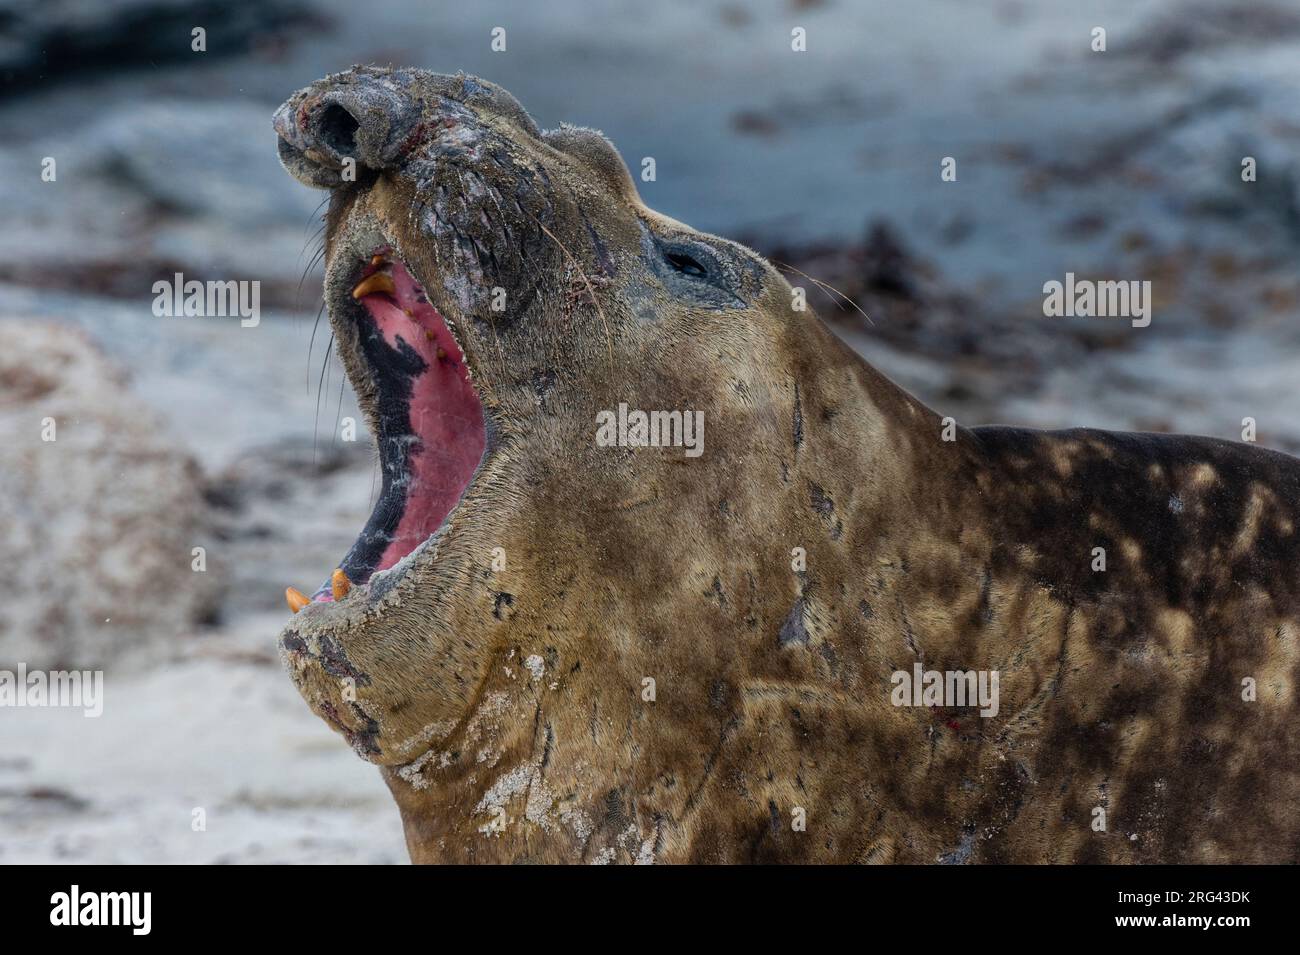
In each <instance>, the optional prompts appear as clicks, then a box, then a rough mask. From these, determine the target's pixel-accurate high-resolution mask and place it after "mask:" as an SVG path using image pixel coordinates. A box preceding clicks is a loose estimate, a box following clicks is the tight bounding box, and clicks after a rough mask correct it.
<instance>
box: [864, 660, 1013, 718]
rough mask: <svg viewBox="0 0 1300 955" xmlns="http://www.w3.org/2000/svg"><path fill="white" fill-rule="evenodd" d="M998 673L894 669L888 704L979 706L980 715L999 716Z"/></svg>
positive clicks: (992, 671) (917, 665) (920, 667)
mask: <svg viewBox="0 0 1300 955" xmlns="http://www.w3.org/2000/svg"><path fill="white" fill-rule="evenodd" d="M998 679H999V677H998V671H997V670H926V669H925V668H923V667H922V666H921V664H919V663H914V664H912V672H911V673H908V672H907V671H906V670H895V671H894V673H893V675H892V676H891V677H890V678H889V682H890V683H892V684H894V689H893V690H892V691H890V694H889V702H890V703H893V704H894V705H895V706H933V707H940V706H942V707H953V706H978V707H980V716H997V715H998Z"/></svg>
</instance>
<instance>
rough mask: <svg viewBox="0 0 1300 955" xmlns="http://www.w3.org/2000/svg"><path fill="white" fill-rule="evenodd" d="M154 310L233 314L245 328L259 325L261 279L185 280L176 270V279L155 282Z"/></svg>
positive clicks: (169, 314)
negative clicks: (224, 280)
mask: <svg viewBox="0 0 1300 955" xmlns="http://www.w3.org/2000/svg"><path fill="white" fill-rule="evenodd" d="M153 295H154V299H153V313H154V314H155V315H157V316H158V317H159V318H231V317H235V316H238V317H239V320H240V321H239V324H240V325H242V326H243V327H244V328H256V327H257V325H258V323H259V322H261V320H262V309H261V302H262V283H261V282H260V281H258V280H257V279H252V280H247V279H244V280H235V279H231V280H229V281H226V282H218V281H208V282H200V281H199V280H198V279H190V280H189V281H186V280H185V276H184V275H183V274H182V273H180V272H177V273H176V275H175V277H174V278H173V279H159V280H158V281H157V282H154V283H153Z"/></svg>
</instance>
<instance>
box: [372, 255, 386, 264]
mask: <svg viewBox="0 0 1300 955" xmlns="http://www.w3.org/2000/svg"><path fill="white" fill-rule="evenodd" d="M387 262H388V260H387V259H386V258H384V257H383V256H382V255H374V256H371V258H370V264H371V265H384V264H386V263H387Z"/></svg>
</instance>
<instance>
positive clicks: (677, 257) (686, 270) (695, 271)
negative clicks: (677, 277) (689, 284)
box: [664, 251, 709, 279]
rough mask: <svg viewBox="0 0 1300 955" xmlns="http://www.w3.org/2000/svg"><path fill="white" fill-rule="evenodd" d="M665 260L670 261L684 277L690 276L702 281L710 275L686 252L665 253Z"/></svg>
mask: <svg viewBox="0 0 1300 955" xmlns="http://www.w3.org/2000/svg"><path fill="white" fill-rule="evenodd" d="M664 258H665V259H667V260H668V264H669V265H671V266H672V267H673V268H674V269H676V270H677V271H678V272H681V273H682V274H683V275H689V276H691V277H692V278H697V279H702V278H704V277H706V276H707V275H708V274H709V273H708V272H707V271H706V270H705V268H704V266H702V265H700V263H699V262H697V261H696V260H695V259H693V258H691V257H690V256H689V255H687V254H686V253H685V252H677V251H671V252H669V251H665V252H664Z"/></svg>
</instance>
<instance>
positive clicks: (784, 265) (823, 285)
mask: <svg viewBox="0 0 1300 955" xmlns="http://www.w3.org/2000/svg"><path fill="white" fill-rule="evenodd" d="M771 262H772V264H773V265H775V266H776V267H777V268H779V269H789V270H790V271H791V272H798V273H799V274H800V275H802V276H803V277H804V278H806V279H807V280H808V281H809V282H812V283H813V284H814V285H816V286H817V287H818V288H820V289H821V290H822V291H823V292H834V293H835V294H836V295H838V296H839V297H840V298H841V299H843V300H844V301H846V302H848V303H849V304H850V305H852V306H853V307H854V308H855V309H857V310H858V312H859V313H860V314H861V315H862V317H863V318H865V319H866V320H867V321H868V322H870V323H871V324H872V325H874V324H876V323H875V322H874V321H872V319H871V316H870V315H868V314H867V313H866V312H864V311H862V307H861V306H860V305H858V303H857V302H855V301H853V299H851V298H849V297H848V296H847V295H845V294H844V293H843V292H841V291H840V290H839V289H837V288H836V287H835V286H833V285H831V284H830V283H829V282H823V281H822V280H821V279H815V278H813V277H812V276H811V275H809V274H808V273H807V272H804V271H802V270H800V269H796V268H795V267H794V266H793V265H790V264H789V263H788V262H781V261H779V260H777V259H772V260H771Z"/></svg>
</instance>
